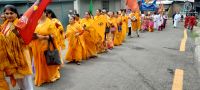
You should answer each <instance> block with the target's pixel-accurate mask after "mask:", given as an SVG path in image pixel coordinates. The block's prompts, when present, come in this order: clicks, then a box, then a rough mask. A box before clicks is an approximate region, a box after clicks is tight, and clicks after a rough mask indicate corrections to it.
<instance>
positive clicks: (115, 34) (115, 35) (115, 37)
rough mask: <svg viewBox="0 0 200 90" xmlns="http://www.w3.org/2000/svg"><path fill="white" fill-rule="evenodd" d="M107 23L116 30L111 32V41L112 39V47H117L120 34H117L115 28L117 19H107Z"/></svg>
mask: <svg viewBox="0 0 200 90" xmlns="http://www.w3.org/2000/svg"><path fill="white" fill-rule="evenodd" d="M109 23H110V26H113V27H115V28H116V30H115V31H114V32H113V35H114V36H113V39H114V45H115V46H119V45H120V44H121V37H120V36H121V32H118V27H117V18H115V17H112V18H109Z"/></svg>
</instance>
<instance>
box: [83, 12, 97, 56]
mask: <svg viewBox="0 0 200 90" xmlns="http://www.w3.org/2000/svg"><path fill="white" fill-rule="evenodd" d="M93 23H94V20H93V19H92V17H91V14H90V13H89V12H85V18H83V19H82V20H81V26H82V27H83V28H84V30H86V31H85V32H84V33H83V37H84V39H85V46H86V54H87V57H88V58H90V57H97V53H98V51H97V46H96V44H97V42H98V41H99V37H98V36H97V35H98V33H97V31H96V30H95V28H94V26H93Z"/></svg>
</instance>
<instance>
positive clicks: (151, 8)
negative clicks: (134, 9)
mask: <svg viewBox="0 0 200 90" xmlns="http://www.w3.org/2000/svg"><path fill="white" fill-rule="evenodd" d="M141 10H142V11H155V10H157V5H156V0H153V2H152V3H147V2H145V0H142V4H141Z"/></svg>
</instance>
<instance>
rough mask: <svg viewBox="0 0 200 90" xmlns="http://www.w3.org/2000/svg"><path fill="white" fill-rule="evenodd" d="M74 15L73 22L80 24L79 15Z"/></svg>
mask: <svg viewBox="0 0 200 90" xmlns="http://www.w3.org/2000/svg"><path fill="white" fill-rule="evenodd" d="M74 17H75V22H76V23H78V24H81V19H80V15H79V14H74Z"/></svg>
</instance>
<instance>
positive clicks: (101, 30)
mask: <svg viewBox="0 0 200 90" xmlns="http://www.w3.org/2000/svg"><path fill="white" fill-rule="evenodd" d="M101 13H102V12H101V10H100V9H98V10H97V11H96V16H95V17H94V22H95V23H94V24H93V25H94V28H95V30H96V31H97V33H98V36H100V37H99V39H100V40H101V42H100V43H99V44H98V47H99V48H100V50H99V52H100V53H102V52H106V51H107V50H106V46H105V29H106V23H107V19H106V18H105V17H104V15H102V14H101Z"/></svg>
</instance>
